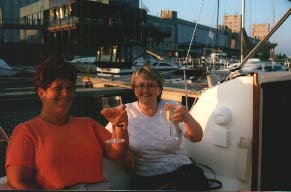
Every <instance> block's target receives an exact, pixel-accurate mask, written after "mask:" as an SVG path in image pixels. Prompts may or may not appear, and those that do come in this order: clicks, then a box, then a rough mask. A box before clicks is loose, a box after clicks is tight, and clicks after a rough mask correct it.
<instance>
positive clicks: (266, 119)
mask: <svg viewBox="0 0 291 192" xmlns="http://www.w3.org/2000/svg"><path fill="white" fill-rule="evenodd" d="M290 14H291V9H289V10H288V11H287V12H286V13H285V15H284V16H283V17H282V18H281V19H280V20H279V21H278V23H277V24H276V25H275V26H274V27H273V29H272V30H271V31H270V33H269V34H268V35H267V36H266V37H265V38H264V39H263V40H261V41H260V42H259V43H258V44H257V45H256V46H255V47H254V49H253V50H252V51H251V52H250V53H249V54H248V55H247V56H246V57H245V58H244V59H243V60H242V62H241V63H240V64H239V65H238V66H237V68H236V69H234V70H233V71H231V73H230V74H229V75H228V77H227V78H225V79H224V81H223V82H221V83H219V84H216V85H214V86H212V87H208V88H205V89H203V91H201V94H200V95H199V97H198V99H197V100H196V101H195V102H194V103H193V105H192V106H191V107H190V113H191V114H192V115H193V116H194V117H195V119H196V120H197V121H198V122H199V123H200V124H201V126H202V129H203V132H204V134H203V139H202V141H201V142H199V143H191V142H188V141H187V140H183V145H184V147H185V149H186V150H187V151H188V152H189V154H190V156H191V157H193V158H194V159H195V161H196V162H197V163H202V164H203V165H206V166H208V167H210V168H211V169H212V170H213V171H214V172H211V171H209V169H206V168H204V169H203V170H204V172H205V174H206V175H207V176H208V177H209V178H215V179H217V180H219V181H221V182H222V188H221V189H219V190H217V191H273V190H284V191H285V190H290V188H291V183H290V176H291V175H290V173H291V171H290V170H291V166H290V161H291V158H290V157H289V156H288V157H287V156H286V155H285V154H286V151H288V149H289V141H290V139H289V135H290V134H291V133H290V132H291V131H290V128H289V127H290V122H289V121H288V119H289V117H288V114H287V113H286V112H285V111H288V110H289V109H290V107H291V101H290V97H291V72H290V71H282V70H281V71H277V72H272V73H270V72H263V71H259V70H257V71H254V72H252V73H248V74H247V75H246V74H245V73H241V72H239V71H240V69H242V68H243V66H244V64H245V63H246V62H247V61H248V60H249V59H250V58H251V57H252V56H253V55H254V54H255V52H256V51H258V50H259V49H260V48H261V46H262V45H263V44H264V42H265V41H267V39H268V38H269V37H270V36H271V35H272V34H273V33H274V32H275V31H276V30H277V29H278V28H279V26H280V25H281V24H282V23H283V22H284V21H285V20H286V19H287V18H288V17H289V16H290ZM251 60H252V59H251ZM105 165H106V167H107V169H105V170H106V171H105V172H106V176H107V178H108V179H109V180H111V181H113V185H114V186H115V187H116V188H115V189H124V188H127V187H128V186H129V181H130V175H128V174H126V173H124V172H123V171H122V169H121V167H120V165H119V164H116V163H113V162H109V161H106V163H105ZM113 175H114V176H113ZM116 177H117V178H118V179H117V178H116ZM121 178H122V179H121Z"/></svg>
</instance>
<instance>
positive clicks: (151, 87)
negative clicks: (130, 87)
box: [135, 83, 158, 90]
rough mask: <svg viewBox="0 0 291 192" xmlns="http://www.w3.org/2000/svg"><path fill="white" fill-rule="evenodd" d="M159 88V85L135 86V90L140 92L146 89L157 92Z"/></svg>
mask: <svg viewBox="0 0 291 192" xmlns="http://www.w3.org/2000/svg"><path fill="white" fill-rule="evenodd" d="M157 87H158V85H157V84H153V83H148V84H137V85H135V88H136V89H138V90H143V89H145V88H148V89H149V90H155V89H156V88H157Z"/></svg>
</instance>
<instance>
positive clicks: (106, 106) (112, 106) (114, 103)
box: [101, 96, 125, 143]
mask: <svg viewBox="0 0 291 192" xmlns="http://www.w3.org/2000/svg"><path fill="white" fill-rule="evenodd" d="M101 100H102V107H103V110H102V113H103V114H104V116H105V117H106V118H107V119H108V121H110V122H112V121H114V120H115V118H116V117H117V116H118V115H119V114H120V113H121V109H120V107H121V105H122V99H121V96H106V97H102V98H101ZM115 126H116V125H113V126H112V134H111V135H112V137H111V139H109V140H107V141H106V143H122V142H124V141H125V139H120V138H116V131H115Z"/></svg>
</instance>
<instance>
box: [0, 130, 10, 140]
mask: <svg viewBox="0 0 291 192" xmlns="http://www.w3.org/2000/svg"><path fill="white" fill-rule="evenodd" d="M0 135H1V136H2V137H1V138H0V142H1V141H6V142H7V143H8V142H9V140H10V138H9V137H8V135H7V134H6V132H5V131H4V129H3V128H2V127H1V126H0Z"/></svg>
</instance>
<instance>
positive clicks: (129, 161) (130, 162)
mask: <svg viewBox="0 0 291 192" xmlns="http://www.w3.org/2000/svg"><path fill="white" fill-rule="evenodd" d="M121 167H122V169H123V170H125V172H126V173H133V172H134V168H135V162H134V156H133V153H132V152H131V151H130V150H128V151H127V153H126V154H125V155H124V157H123V158H122V159H121Z"/></svg>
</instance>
